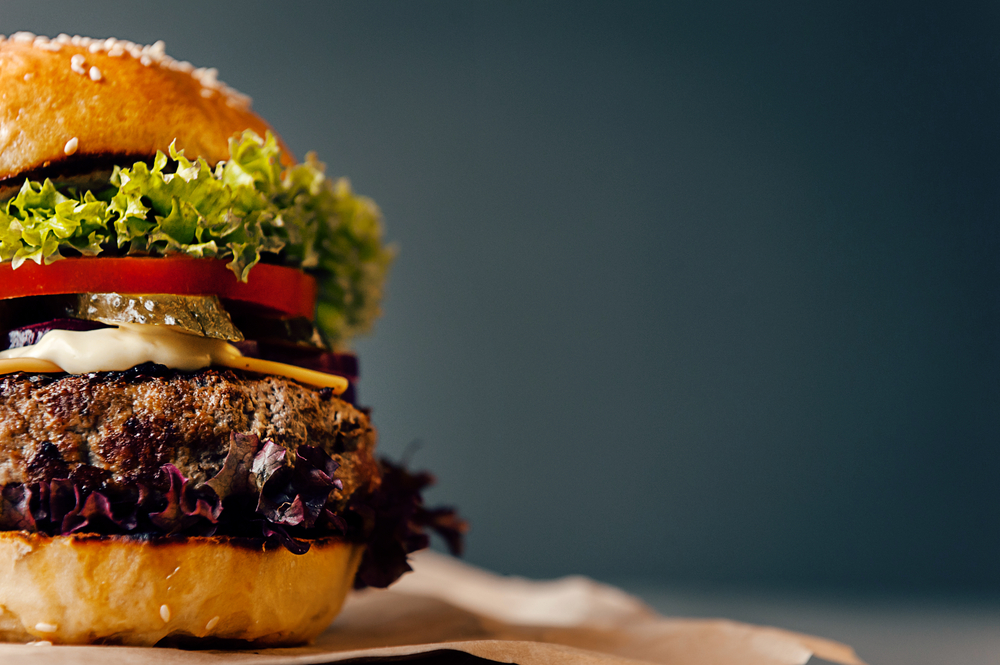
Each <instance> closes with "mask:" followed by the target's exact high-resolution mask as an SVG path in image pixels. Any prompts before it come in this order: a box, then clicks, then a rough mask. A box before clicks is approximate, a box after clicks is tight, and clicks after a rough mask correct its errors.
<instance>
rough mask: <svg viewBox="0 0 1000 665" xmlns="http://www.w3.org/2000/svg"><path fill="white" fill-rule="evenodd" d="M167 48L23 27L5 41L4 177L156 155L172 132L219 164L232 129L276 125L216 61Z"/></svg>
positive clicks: (0, 62) (0, 59) (0, 176)
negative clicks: (53, 36) (225, 77)
mask: <svg viewBox="0 0 1000 665" xmlns="http://www.w3.org/2000/svg"><path fill="white" fill-rule="evenodd" d="M74 40H75V41H76V44H75V45H74V43H73V41H74ZM162 48H163V47H162V43H160V44H157V45H155V46H153V47H140V46H137V45H135V44H132V43H131V42H118V41H117V40H90V39H82V38H78V37H74V38H72V39H70V38H68V37H65V36H63V37H62V38H61V39H58V40H52V41H48V40H47V39H46V38H44V37H39V38H35V37H34V35H30V34H26V33H19V34H17V35H13V36H12V37H11V38H10V39H6V40H4V41H2V42H0V90H3V95H2V96H0V97H2V98H0V182H3V181H4V180H5V179H9V178H12V177H14V176H17V175H19V174H22V173H27V172H31V171H37V170H39V169H48V168H52V167H55V168H58V167H59V166H60V165H63V164H66V163H69V162H72V161H79V160H84V159H87V158H108V157H121V156H129V157H138V158H143V157H147V156H152V155H154V154H156V151H157V150H163V151H166V149H167V147H168V146H169V145H170V142H171V141H173V140H175V139H176V140H177V147H178V148H181V149H183V150H184V151H185V153H186V155H187V156H188V157H189V158H192V159H193V158H194V157H204V158H205V159H206V160H207V161H208V162H209V163H212V164H214V163H216V162H218V161H220V160H222V159H227V158H228V157H229V146H228V141H229V138H230V137H231V136H233V135H234V134H236V133H238V132H242V131H244V130H246V129H252V130H253V131H255V132H257V133H258V134H260V135H261V136H263V135H264V133H265V132H266V131H268V130H269V129H270V127H269V126H268V125H267V123H266V122H264V120H263V119H262V118H260V116H258V115H257V114H255V113H254V112H253V111H251V110H250V101H249V98H247V97H246V96H244V95H241V94H240V93H238V92H236V91H235V90H232V89H230V88H228V87H227V86H225V85H224V84H221V83H219V82H218V81H217V80H216V79H215V72H214V70H201V69H199V70H195V69H194V68H193V67H192V66H191V65H190V64H188V63H179V62H177V61H175V60H173V59H171V58H169V57H167V56H165V55H164V54H163V51H162ZM144 63H145V64H144ZM282 149H283V151H284V152H286V153H287V150H285V146H284V145H282Z"/></svg>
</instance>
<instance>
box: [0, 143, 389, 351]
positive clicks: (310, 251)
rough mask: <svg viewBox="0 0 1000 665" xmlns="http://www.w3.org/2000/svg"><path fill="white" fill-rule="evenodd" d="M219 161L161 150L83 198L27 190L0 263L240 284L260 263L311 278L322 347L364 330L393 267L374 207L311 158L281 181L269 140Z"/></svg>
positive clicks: (4, 212)
mask: <svg viewBox="0 0 1000 665" xmlns="http://www.w3.org/2000/svg"><path fill="white" fill-rule="evenodd" d="M229 151H230V159H229V160H227V161H225V162H220V163H219V164H217V165H216V167H215V168H214V169H213V168H212V167H210V166H209V165H208V163H207V162H205V160H204V159H201V158H199V159H198V160H197V161H194V162H192V161H191V160H189V159H188V158H187V157H185V156H184V153H183V151H180V150H177V149H176V148H175V147H174V146H173V145H171V146H170V149H169V151H168V154H164V153H162V152H158V153H157V154H156V157H155V159H154V160H153V164H152V167H150V166H149V165H148V164H146V163H145V162H137V163H135V164H133V165H132V166H131V167H127V168H123V167H117V166H116V167H115V169H114V172H113V174H112V176H111V180H110V182H109V183H108V186H107V187H106V188H104V189H97V190H95V191H93V192H91V191H79V190H78V189H76V188H74V187H65V188H59V187H57V186H56V185H54V184H53V183H52V182H51V181H50V180H45V181H44V182H34V181H30V180H27V181H25V183H24V185H23V186H22V187H21V190H20V191H19V192H18V193H17V195H16V196H14V197H13V198H12V199H10V200H9V201H7V202H6V203H5V204H2V207H0V261H10V262H11V263H12V265H13V267H14V268H17V267H18V266H20V265H21V264H22V263H23V262H24V261H29V260H30V261H35V262H36V263H39V264H41V263H45V264H48V263H52V262H53V261H56V260H58V259H60V258H63V257H64V256H67V255H69V256H78V255H83V256H95V255H98V254H102V255H111V256H120V255H163V256H166V255H171V254H186V255H188V256H194V257H210V258H219V259H224V260H228V262H229V263H228V267H229V268H230V269H231V270H232V271H233V273H234V274H235V275H236V276H237V277H238V278H239V279H240V280H242V281H246V279H247V276H248V275H249V273H250V270H251V269H252V268H253V266H254V265H256V264H257V262H258V261H260V260H261V254H262V253H270V254H272V255H274V259H272V260H273V261H275V262H279V263H283V264H285V265H290V266H295V267H300V268H303V269H305V270H307V271H309V272H311V273H313V274H314V275H315V276H316V277H317V280H318V282H319V287H320V289H319V291H320V295H319V302H318V303H317V312H316V316H317V323H318V324H319V326H320V328H321V329H322V330H323V331H324V332H325V333H326V334H327V336H328V337H330V338H331V339H332V340H333V341H342V340H345V339H347V338H349V337H351V336H352V335H355V334H357V333H360V332H365V331H367V330H368V329H370V327H371V325H372V323H373V322H374V320H375V318H376V317H377V316H378V314H379V302H380V300H381V295H382V285H383V282H384V280H385V276H386V273H387V271H388V267H389V263H390V261H391V259H392V251H391V250H390V249H389V248H387V247H385V246H384V245H383V243H382V229H381V213H380V212H379V209H378V207H377V206H376V205H375V204H374V203H373V202H372V201H371V200H370V199H367V198H364V197H360V196H356V195H355V194H354V193H353V192H352V191H351V187H350V184H349V183H348V182H347V180H345V179H340V180H338V181H336V182H334V181H331V180H330V179H329V178H327V177H326V175H325V174H324V166H323V164H321V163H320V162H319V161H317V160H316V157H315V156H314V155H313V154H311V153H310V154H309V155H308V156H307V157H306V161H305V162H304V163H303V164H298V165H296V166H293V167H291V168H288V169H282V167H281V165H280V159H279V158H280V149H279V147H278V142H277V140H276V139H275V138H274V136H272V135H271V134H270V133H269V134H268V135H267V136H266V137H265V138H261V137H259V136H257V135H256V134H254V133H253V132H250V131H247V132H244V134H243V135H242V136H240V137H238V138H233V139H231V140H230V142H229Z"/></svg>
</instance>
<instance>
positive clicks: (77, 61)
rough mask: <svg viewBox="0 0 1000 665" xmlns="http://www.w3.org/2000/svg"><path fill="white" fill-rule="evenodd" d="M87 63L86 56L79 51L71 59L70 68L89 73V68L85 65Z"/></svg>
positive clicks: (79, 72) (78, 72) (80, 72)
mask: <svg viewBox="0 0 1000 665" xmlns="http://www.w3.org/2000/svg"><path fill="white" fill-rule="evenodd" d="M86 64H87V60H86V58H84V57H83V56H82V55H80V54H79V53H76V54H75V55H73V57H72V58H70V59H69V68H70V69H72V70H73V71H74V72H76V73H77V74H86V73H87V69H86V67H85V66H84V65H86Z"/></svg>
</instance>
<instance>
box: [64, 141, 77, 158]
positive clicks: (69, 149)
mask: <svg viewBox="0 0 1000 665" xmlns="http://www.w3.org/2000/svg"><path fill="white" fill-rule="evenodd" d="M79 147H80V140H79V139H78V138H76V137H75V136H74V137H73V138H71V139H70V140H69V141H66V145H65V146H63V152H64V153H66V154H67V155H72V154H73V153H74V152H76V149H77V148H79Z"/></svg>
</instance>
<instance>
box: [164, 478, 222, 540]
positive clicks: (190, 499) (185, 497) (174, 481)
mask: <svg viewBox="0 0 1000 665" xmlns="http://www.w3.org/2000/svg"><path fill="white" fill-rule="evenodd" d="M162 469H163V471H164V472H166V474H167V477H168V478H169V480H170V489H169V490H168V491H167V494H166V499H167V505H166V507H165V508H163V510H161V511H159V512H156V513H150V514H149V519H150V521H151V522H152V523H153V524H155V525H156V526H158V527H160V528H161V529H163V531H164V532H166V533H167V534H175V533H180V532H181V531H183V530H185V529H187V528H190V527H192V526H194V525H195V524H196V523H197V522H198V521H199V519H200V518H203V519H206V520H208V521H209V522H211V523H212V524H215V523H216V522H218V521H219V514H220V513H221V512H222V502H221V501H220V500H219V497H218V496H217V495H216V494H215V491H214V490H212V488H211V487H207V486H202V487H195V486H194V484H193V483H192V482H191V481H190V480H188V479H187V478H185V477H184V475H183V474H182V473H181V472H180V471H179V470H178V469H177V467H176V466H174V465H173V464H164V465H163V467H162Z"/></svg>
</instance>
